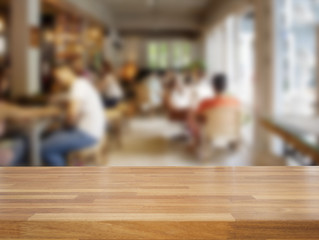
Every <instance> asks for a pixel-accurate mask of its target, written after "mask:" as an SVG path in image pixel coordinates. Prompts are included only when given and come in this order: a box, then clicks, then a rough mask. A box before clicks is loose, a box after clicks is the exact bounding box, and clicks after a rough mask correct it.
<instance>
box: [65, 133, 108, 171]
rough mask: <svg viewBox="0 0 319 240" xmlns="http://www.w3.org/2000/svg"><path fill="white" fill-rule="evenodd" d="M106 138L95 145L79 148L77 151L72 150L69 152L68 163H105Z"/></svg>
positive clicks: (100, 164) (97, 164)
mask: <svg viewBox="0 0 319 240" xmlns="http://www.w3.org/2000/svg"><path fill="white" fill-rule="evenodd" d="M106 145H107V141H106V138H103V139H102V140H101V141H100V142H99V143H97V144H96V145H94V146H92V147H89V148H84V149H80V150H78V151H74V152H72V153H70V154H69V156H68V160H69V165H70V166H74V165H79V163H80V164H84V165H85V164H88V163H93V164H94V165H96V166H102V165H105V164H106Z"/></svg>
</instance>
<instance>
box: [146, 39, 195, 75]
mask: <svg viewBox="0 0 319 240" xmlns="http://www.w3.org/2000/svg"><path fill="white" fill-rule="evenodd" d="M147 55H148V66H149V67H150V68H151V69H165V68H168V67H173V68H175V69H181V68H185V67H188V66H189V65H190V64H191V61H192V45H191V43H190V42H187V41H183V40H180V41H152V42H150V43H149V44H148V46H147Z"/></svg>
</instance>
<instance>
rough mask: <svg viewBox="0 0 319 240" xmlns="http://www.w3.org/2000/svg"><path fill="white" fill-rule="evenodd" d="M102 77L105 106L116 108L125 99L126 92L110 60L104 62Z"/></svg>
mask: <svg viewBox="0 0 319 240" xmlns="http://www.w3.org/2000/svg"><path fill="white" fill-rule="evenodd" d="M102 77H103V79H102V87H101V88H102V89H101V91H102V96H103V102H104V106H105V107H107V108H115V107H116V106H117V105H118V104H119V103H120V102H121V101H122V100H123V97H124V93H123V90H122V87H121V85H120V84H119V80H118V79H117V77H116V75H115V74H114V72H113V68H112V66H111V64H110V63H109V62H105V63H104V64H103V76H102Z"/></svg>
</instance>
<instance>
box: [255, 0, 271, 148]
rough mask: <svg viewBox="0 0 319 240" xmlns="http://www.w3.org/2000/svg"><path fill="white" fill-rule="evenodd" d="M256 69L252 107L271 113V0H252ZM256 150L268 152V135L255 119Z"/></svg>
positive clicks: (267, 114) (264, 113) (269, 137)
mask: <svg viewBox="0 0 319 240" xmlns="http://www.w3.org/2000/svg"><path fill="white" fill-rule="evenodd" d="M254 3H255V6H254V7H255V16H256V22H255V31H256V43H255V54H256V57H255V59H256V67H255V69H256V72H255V79H254V80H255V82H254V86H255V89H254V95H255V97H254V99H255V104H256V105H255V110H256V112H257V113H258V114H260V115H262V116H273V114H274V103H275V101H274V100H275V66H276V63H275V41H274V39H275V37H274V33H275V29H274V10H275V6H274V4H275V1H274V0H267V1H265V0H255V1H254ZM255 143H256V146H255V149H256V150H257V151H258V152H270V151H271V136H270V134H269V132H268V131H267V130H266V129H264V127H263V126H261V124H259V122H258V120H257V122H256V126H255Z"/></svg>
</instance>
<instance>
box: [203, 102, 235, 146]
mask: <svg viewBox="0 0 319 240" xmlns="http://www.w3.org/2000/svg"><path fill="white" fill-rule="evenodd" d="M240 127H241V113H240V109H239V108H238V107H229V106H221V107H216V108H213V109H210V110H208V111H207V112H206V124H205V128H204V131H205V132H204V134H205V135H206V136H207V137H209V138H211V139H229V140H238V139H239V138H240Z"/></svg>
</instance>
